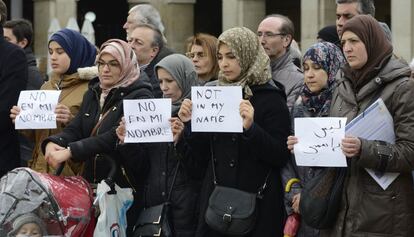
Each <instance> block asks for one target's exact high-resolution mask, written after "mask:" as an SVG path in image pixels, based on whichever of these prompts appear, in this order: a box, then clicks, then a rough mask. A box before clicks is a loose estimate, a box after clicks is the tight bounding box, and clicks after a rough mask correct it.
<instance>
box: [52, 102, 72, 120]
mask: <svg viewBox="0 0 414 237" xmlns="http://www.w3.org/2000/svg"><path fill="white" fill-rule="evenodd" d="M55 114H56V121H58V122H61V123H63V124H68V123H69V122H70V121H71V120H72V119H73V117H74V116H73V115H72V113H71V112H70V109H69V107H67V106H66V105H64V104H58V105H57V106H56V108H55Z"/></svg>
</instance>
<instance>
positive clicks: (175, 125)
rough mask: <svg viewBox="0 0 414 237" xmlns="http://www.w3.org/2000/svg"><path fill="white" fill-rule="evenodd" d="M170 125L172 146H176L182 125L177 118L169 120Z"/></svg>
mask: <svg viewBox="0 0 414 237" xmlns="http://www.w3.org/2000/svg"><path fill="white" fill-rule="evenodd" d="M170 123H171V130H172V133H173V138H174V139H173V140H174V144H177V142H178V141H179V139H180V136H181V133H182V132H183V130H184V123H183V122H181V120H180V119H179V118H177V117H174V118H170Z"/></svg>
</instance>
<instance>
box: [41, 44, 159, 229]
mask: <svg viewBox="0 0 414 237" xmlns="http://www.w3.org/2000/svg"><path fill="white" fill-rule="evenodd" d="M97 65H98V72H99V77H97V78H94V79H93V80H92V81H91V82H90V83H89V89H88V91H87V92H86V93H85V95H84V97H83V102H82V105H81V107H80V111H79V113H78V115H77V116H76V117H75V118H74V119H73V121H72V122H71V123H70V124H68V125H67V126H66V127H65V128H64V130H63V132H61V133H59V134H56V135H53V136H50V137H48V138H47V139H46V140H44V141H43V143H42V150H43V151H44V153H45V158H46V161H47V162H48V163H49V164H50V165H51V166H53V167H55V168H56V167H58V166H59V164H60V163H62V162H65V161H67V160H73V161H76V162H85V168H84V172H83V176H84V177H85V178H86V179H87V180H88V181H89V182H90V183H98V182H100V181H101V180H102V179H105V178H107V175H108V174H109V172H110V170H111V166H110V163H108V161H107V160H105V159H104V156H106V157H110V158H113V160H115V161H116V162H117V166H118V167H120V169H119V170H117V172H116V174H115V177H114V181H115V183H117V184H118V185H119V186H120V187H127V188H132V189H133V190H134V191H135V192H134V196H135V202H134V205H137V206H138V207H141V206H142V205H141V204H139V200H140V199H138V198H142V196H143V193H142V188H140V187H142V186H141V185H139V184H138V183H136V182H135V181H138V182H139V181H141V180H143V179H144V178H143V177H137V175H143V174H144V173H145V172H143V171H141V170H140V167H141V165H140V164H137V163H134V162H135V160H132V161H131V160H126V158H125V157H121V156H120V155H119V154H118V153H117V151H116V145H117V136H116V133H115V129H116V127H117V125H118V123H119V121H120V119H121V117H122V114H123V105H122V101H123V100H124V99H148V98H152V97H153V96H152V91H151V85H150V84H149V83H148V84H147V83H145V82H143V81H141V80H138V78H139V75H140V71H139V67H138V62H137V60H136V56H135V53H134V52H133V50H132V48H131V46H129V45H128V43H126V42H124V41H122V40H117V39H112V40H108V41H107V42H105V43H104V44H103V45H102V46H101V52H100V54H99V55H98V60H97ZM119 157H121V158H119ZM123 158H125V159H123ZM132 163H133V164H134V165H131V164H132ZM138 207H134V206H133V207H131V208H130V209H129V211H128V213H127V218H128V227H130V228H131V227H132V226H133V224H134V222H135V220H136V214H137V213H138ZM130 228H128V229H127V231H130V230H131V229H130Z"/></svg>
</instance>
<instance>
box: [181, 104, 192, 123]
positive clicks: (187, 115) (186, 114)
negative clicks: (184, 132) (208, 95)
mask: <svg viewBox="0 0 414 237" xmlns="http://www.w3.org/2000/svg"><path fill="white" fill-rule="evenodd" d="M192 109H193V103H192V102H191V100H189V99H184V100H183V102H182V103H181V107H180V111H178V117H179V118H180V119H181V121H183V122H184V123H186V122H188V121H190V120H191V111H192Z"/></svg>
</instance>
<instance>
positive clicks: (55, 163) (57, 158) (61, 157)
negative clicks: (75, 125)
mask: <svg viewBox="0 0 414 237" xmlns="http://www.w3.org/2000/svg"><path fill="white" fill-rule="evenodd" d="M71 157H72V153H71V152H70V150H69V149H63V150H59V151H53V152H51V153H50V154H49V156H47V157H46V161H47V163H48V164H49V165H50V166H52V167H53V168H54V169H57V168H59V165H60V164H61V163H63V162H65V161H67V160H69V159H70V158H71Z"/></svg>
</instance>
